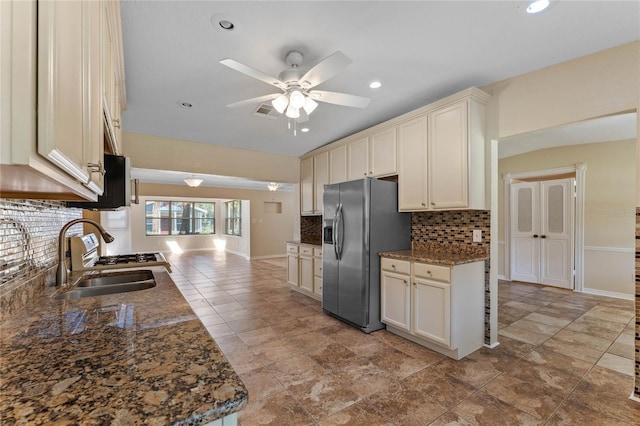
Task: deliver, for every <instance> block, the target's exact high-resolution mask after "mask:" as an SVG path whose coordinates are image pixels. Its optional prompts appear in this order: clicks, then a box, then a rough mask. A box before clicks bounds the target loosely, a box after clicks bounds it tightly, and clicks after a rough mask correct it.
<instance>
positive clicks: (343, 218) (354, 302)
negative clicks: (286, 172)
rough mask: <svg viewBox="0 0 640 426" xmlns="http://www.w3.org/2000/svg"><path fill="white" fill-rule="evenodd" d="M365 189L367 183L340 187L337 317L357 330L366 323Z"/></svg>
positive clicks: (359, 181)
mask: <svg viewBox="0 0 640 426" xmlns="http://www.w3.org/2000/svg"><path fill="white" fill-rule="evenodd" d="M369 188H370V180H369V179H364V180H357V181H350V182H343V183H341V184H340V207H341V208H340V211H341V212H340V213H341V214H340V218H339V221H340V230H339V235H338V239H339V242H340V247H339V251H340V253H341V259H340V261H339V274H338V316H340V317H341V318H344V319H345V320H347V321H349V322H351V323H353V324H356V325H358V326H360V327H365V326H366V325H367V324H368V322H369V303H368V300H369V288H368V287H369V262H368V259H369V252H368V248H369V232H368V231H369V224H368V220H369V194H370V192H369ZM323 253H324V252H323ZM323 258H324V256H323ZM324 272H325V270H324V269H323V273H324ZM323 290H324V287H323Z"/></svg>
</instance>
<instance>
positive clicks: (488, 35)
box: [122, 0, 640, 181]
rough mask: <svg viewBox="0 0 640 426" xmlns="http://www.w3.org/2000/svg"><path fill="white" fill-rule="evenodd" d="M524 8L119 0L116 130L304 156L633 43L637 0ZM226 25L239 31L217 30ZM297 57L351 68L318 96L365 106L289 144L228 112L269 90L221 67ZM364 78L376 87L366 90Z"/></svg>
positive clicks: (319, 118)
mask: <svg viewBox="0 0 640 426" xmlns="http://www.w3.org/2000/svg"><path fill="white" fill-rule="evenodd" d="M525 4H526V3H524V2H521V1H406V2H405V1H253V2H249V1H149V0H144V1H134V0H123V1H122V25H123V37H124V56H125V73H126V84H127V101H128V109H127V110H126V111H125V113H124V116H123V128H124V130H126V131H130V132H137V133H146V134H151V135H158V136H163V137H169V138H176V139H184V140H190V141H197V142H204V143H211V144H216V145H225V146H233V147H237V148H243V149H250V150H257V151H264V152H270V153H277V154H284V155H290V156H294V157H298V156H300V155H302V154H304V153H306V152H308V151H311V150H313V149H315V148H317V147H319V146H322V145H325V144H327V143H330V142H332V141H334V140H337V139H340V138H342V137H345V136H348V135H350V134H353V133H355V132H358V131H360V130H363V129H365V128H367V127H370V126H372V125H374V124H377V123H380V122H382V121H385V120H387V119H390V118H392V117H395V116H397V115H400V114H402V113H405V112H407V111H410V110H413V109H415V108H417V107H420V106H422V105H425V104H427V103H430V102H432V101H435V100H437V99H439V98H441V97H444V96H446V95H449V94H452V93H454V92H456V91H459V90H462V89H465V88H467V87H470V86H483V85H486V84H489V83H493V82H496V81H500V80H503V79H506V78H509V77H513V76H516V75H519V74H523V73H526V72H529V71H533V70H536V69H539V68H543V67H546V66H549V65H552V64H556V63H560V62H564V61H567V60H570V59H573V58H576V57H580V56H584V55H587V54H590V53H593V52H597V51H600V50H604V49H607V48H610V47H613V46H617V45H621V44H624V43H627V42H630V41H633V40H638V39H640V2H637V1H569V0H561V1H557V2H554V4H553V6H552V7H551V8H550V9H548V10H547V11H545V12H543V13H541V14H539V15H532V16H528V15H526V14H524V13H522V10H521V9H522V6H523V5H525ZM220 19H227V20H229V21H232V22H233V23H234V24H235V26H236V28H235V29H234V30H233V31H224V30H222V29H220V27H219V26H218V24H217V23H218V21H219V20H220ZM292 49H296V50H299V51H300V52H302V53H303V55H304V62H303V64H302V66H301V68H302V69H303V71H305V70H307V69H309V68H310V67H311V66H313V65H314V64H316V63H317V62H319V61H320V60H321V59H323V58H325V57H327V56H328V55H330V54H331V53H333V52H335V51H338V50H339V51H342V52H343V53H344V54H346V55H347V56H348V57H350V58H351V59H352V60H353V63H352V64H351V65H349V66H348V67H347V68H346V69H345V70H344V71H343V72H341V73H339V74H337V75H336V76H334V77H333V78H331V79H329V80H328V81H326V82H324V83H322V84H320V85H319V86H317V88H318V89H320V90H329V91H336V92H346V93H350V94H354V95H358V96H365V97H370V98H371V99H372V101H371V103H370V104H369V106H368V107H367V108H366V109H357V108H347V107H342V106H337V105H331V104H326V103H320V104H319V106H318V108H317V109H316V111H314V112H313V114H312V115H311V117H310V120H309V122H308V123H306V125H307V127H309V128H310V131H309V132H308V133H305V134H302V133H300V132H298V135H297V136H293V134H292V132H291V131H289V130H287V123H286V119H285V118H284V117H279V118H277V119H275V120H271V119H265V118H260V117H256V116H253V115H252V114H253V112H254V110H255V108H256V107H257V106H258V105H255V106H247V107H241V108H236V109H231V108H227V107H226V105H227V104H230V103H233V102H236V101H240V100H244V99H247V98H251V97H256V96H261V95H265V94H269V93H274V92H275V90H274V88H273V87H272V86H270V85H268V84H266V83H264V82H261V81H259V80H255V79H252V78H251V77H248V76H246V75H244V74H241V73H238V72H236V71H233V70H231V69H229V68H227V67H225V66H223V65H221V64H220V63H219V61H220V60H221V59H225V58H232V59H234V60H236V61H239V62H241V63H243V64H245V65H248V66H250V67H252V68H255V69H258V70H260V71H262V72H264V73H266V74H269V75H272V76H277V75H278V74H279V73H280V71H282V70H283V69H285V68H286V67H287V66H286V64H285V62H284V57H285V55H286V53H287V52H288V51H290V50H292ZM372 80H381V81H382V82H383V86H382V88H380V89H377V90H374V89H370V88H369V87H368V83H369V82H370V81H372ZM180 102H189V103H191V104H193V108H191V109H185V108H183V107H181V106H180V105H179V103H180ZM214 173H215V172H214ZM184 177H186V176H184V173H183V174H181V175H180V176H179V178H180V179H179V181H181V180H182V179H184ZM176 178H177V177H176Z"/></svg>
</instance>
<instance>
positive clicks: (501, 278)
mask: <svg viewBox="0 0 640 426" xmlns="http://www.w3.org/2000/svg"><path fill="white" fill-rule="evenodd" d="M498 279H499V280H503V281H509V280H508V279H507V277H506V276H504V275H498Z"/></svg>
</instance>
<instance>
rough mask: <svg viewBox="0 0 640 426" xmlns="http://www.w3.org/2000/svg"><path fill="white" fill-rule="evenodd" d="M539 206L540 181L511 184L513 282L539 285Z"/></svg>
mask: <svg viewBox="0 0 640 426" xmlns="http://www.w3.org/2000/svg"><path fill="white" fill-rule="evenodd" d="M538 204H539V195H538V184H537V182H524V183H514V184H512V185H511V279H512V280H517V281H527V282H538V277H539V272H538V271H539V270H540V240H539V238H538V237H539V232H540V231H539V226H540V225H539V223H540V220H539V214H538V211H539V208H538ZM534 235H537V236H538V237H534Z"/></svg>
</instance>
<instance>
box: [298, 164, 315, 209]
mask: <svg viewBox="0 0 640 426" xmlns="http://www.w3.org/2000/svg"><path fill="white" fill-rule="evenodd" d="M313 202H314V199H313V157H309V158H305V159H304V160H302V162H301V163H300V212H301V213H302V214H313V213H314V212H313Z"/></svg>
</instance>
